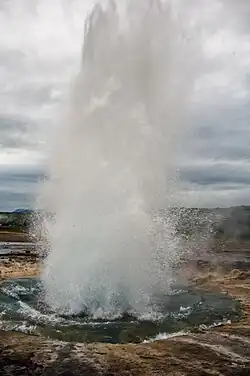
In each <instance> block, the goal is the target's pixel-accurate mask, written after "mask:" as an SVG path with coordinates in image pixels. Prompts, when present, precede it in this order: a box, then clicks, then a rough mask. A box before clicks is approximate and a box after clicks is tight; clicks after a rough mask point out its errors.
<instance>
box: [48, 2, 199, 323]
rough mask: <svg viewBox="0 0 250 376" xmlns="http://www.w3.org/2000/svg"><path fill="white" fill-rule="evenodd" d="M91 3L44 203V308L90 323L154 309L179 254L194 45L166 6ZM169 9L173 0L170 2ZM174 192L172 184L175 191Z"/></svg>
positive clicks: (50, 167)
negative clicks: (84, 316) (177, 216)
mask: <svg viewBox="0 0 250 376" xmlns="http://www.w3.org/2000/svg"><path fill="white" fill-rule="evenodd" d="M125 3H126V6H125V5H123V7H122V8H119V7H118V5H116V3H114V2H110V3H109V5H108V6H106V7H105V8H102V7H101V6H99V5H97V6H96V7H95V8H94V10H93V12H92V13H91V14H90V16H89V17H88V19H87V22H86V27H85V40H84V46H83V55H82V65H81V71H80V73H79V76H78V77H77V79H76V81H75V84H74V88H73V94H72V103H71V106H70V113H69V116H68V118H67V119H66V121H65V122H64V124H63V125H62V129H60V133H59V134H58V138H57V141H56V143H55V145H54V150H53V155H52V158H51V160H50V165H49V180H48V181H47V182H46V183H45V184H44V185H43V187H42V200H43V204H44V208H45V209H46V210H47V211H49V212H52V213H55V220H53V221H47V222H46V223H44V226H45V229H46V234H47V235H46V236H47V243H46V244H49V252H48V255H47V257H46V259H45V261H44V266H43V271H42V277H41V278H42V283H43V286H44V290H45V297H44V298H45V301H46V303H47V304H48V305H49V306H51V308H52V309H54V310H60V312H65V313H79V312H81V311H87V312H88V313H89V314H90V315H94V316H110V315H117V314H120V313H121V312H124V311H128V312H133V313H137V314H138V313H139V314H147V313H150V312H152V311H155V310H156V311H157V307H156V306H155V304H154V298H153V296H155V295H157V294H159V293H164V292H169V289H170V288H171V281H172V275H171V274H172V273H171V270H172V267H173V264H174V263H175V262H176V261H178V258H179V256H180V254H181V249H180V245H179V243H178V239H177V238H176V237H175V232H174V226H173V221H172V220H171V218H167V219H165V220H164V221H163V220H162V219H159V218H158V217H157V216H156V215H153V213H155V211H154V210H157V209H158V208H163V207H166V206H169V205H170V204H171V202H170V198H169V197H170V190H171V189H172V188H173V184H172V180H173V177H174V171H175V165H174V155H175V153H176V147H177V146H178V143H179V140H180V137H182V135H183V133H184V132H183V131H184V129H185V127H186V124H187V121H186V119H185V117H186V109H187V104H188V97H189V96H190V93H191V90H192V86H193V80H192V77H193V70H194V69H193V68H194V65H193V62H194V50H193V47H194V46H193V44H191V43H190V41H188V40H187V39H188V38H187V37H186V38H184V35H186V36H187V35H188V33H187V30H185V31H184V25H183V24H182V23H181V21H180V18H179V16H178V14H177V13H176V12H175V9H174V8H173V7H171V2H167V3H161V2H160V1H153V0H141V1H138V0H136V1H127V2H125ZM173 3H174V2H173ZM170 187H171V189H170Z"/></svg>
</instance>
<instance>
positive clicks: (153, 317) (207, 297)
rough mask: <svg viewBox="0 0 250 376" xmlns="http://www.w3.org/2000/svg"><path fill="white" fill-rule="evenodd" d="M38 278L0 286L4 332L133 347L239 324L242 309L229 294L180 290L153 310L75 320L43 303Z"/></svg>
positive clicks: (162, 298) (158, 299)
mask: <svg viewBox="0 0 250 376" xmlns="http://www.w3.org/2000/svg"><path fill="white" fill-rule="evenodd" d="M42 299H43V290H42V285H41V283H40V280H39V279H36V278H21V279H12V280H8V281H4V282H2V283H1V285H0V329H2V330H7V331H20V332H24V333H27V334H34V335H40V336H43V337H46V338H50V339H59V340H65V341H77V342H97V341H98V342H106V343H128V342H142V341H145V340H151V339H154V338H155V337H157V336H158V335H159V334H163V333H166V334H171V333H175V332H178V331H188V330H190V329H194V328H195V327H199V326H200V325H206V326H213V325H216V324H220V323H222V322H225V321H228V320H238V319H239V318H240V316H241V309H240V305H239V303H238V302H237V301H235V300H233V299H231V298H230V297H229V296H225V295H219V294H213V293H206V292H204V291H201V290H197V289H195V288H192V287H185V286H178V287H177V286H176V290H173V292H172V294H171V295H162V296H155V297H153V298H152V302H154V303H153V305H152V312H151V313H148V314H147V315H138V314H135V313H133V311H132V310H131V311H130V310H129V309H128V311H127V312H124V314H123V315H120V316H117V317H109V318H107V317H106V318H105V317H98V318H97V317H93V316H90V315H88V312H86V311H85V312H84V308H83V311H82V313H81V314H79V315H76V316H64V315H60V312H57V313H56V312H52V311H51V310H49V308H47V307H46V305H45V304H44V303H43V300H42Z"/></svg>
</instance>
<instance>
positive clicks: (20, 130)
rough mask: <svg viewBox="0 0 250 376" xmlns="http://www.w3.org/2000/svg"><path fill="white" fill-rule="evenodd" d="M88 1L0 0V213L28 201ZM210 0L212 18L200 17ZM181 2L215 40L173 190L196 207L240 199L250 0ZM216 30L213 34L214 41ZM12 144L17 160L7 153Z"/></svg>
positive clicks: (248, 137)
mask: <svg viewBox="0 0 250 376" xmlns="http://www.w3.org/2000/svg"><path fill="white" fill-rule="evenodd" d="M183 1H184V2H185V1H186V0H183ZM83 3H84V4H83ZM91 3H92V1H85V2H83V1H81V0H75V1H74V2H72V1H68V0H64V1H61V2H51V0H36V1H34V0H23V2H21V3H20V2H19V3H18V4H17V2H16V0H8V1H7V0H5V1H3V0H1V1H0V33H1V35H2V37H1V40H0V209H2V210H6V209H8V208H13V209H14V208H15V207H23V206H29V205H31V203H32V202H33V201H34V195H35V191H36V186H37V180H38V179H39V176H40V175H41V174H42V171H41V166H40V165H39V163H40V162H39V163H38V162H36V161H34V155H35V154H36V153H39V152H41V153H44V151H43V149H42V144H43V143H44V140H45V139H46V137H47V134H49V135H50V132H48V129H49V128H50V127H51V126H52V123H53V121H54V119H56V117H57V116H58V113H57V109H58V105H60V103H61V95H62V93H63V92H64V93H65V92H67V90H68V85H69V83H70V79H71V78H72V77H74V75H75V74H76V73H77V71H78V66H79V62H80V52H81V43H82V36H83V20H84V17H85V15H86V11H87V10H88V9H89V8H90V6H91ZM201 3H202V4H205V5H206V6H205V7H204V9H206V10H207V13H208V14H206V11H204V10H203V8H202V4H201ZM219 3H220V4H221V5H222V9H221V12H220V13H219V14H218V17H215V16H214V15H213V14H212V15H209V11H210V9H212V5H216V4H219ZM60 4H61V5H60ZM190 4H191V7H190ZM211 4H212V5H211ZM189 9H190V15H192V12H195V14H196V16H197V17H198V18H199V17H201V13H202V17H203V18H204V19H205V18H209V17H211V20H212V21H211V30H212V31H213V33H214V35H215V38H214V40H213V41H212V42H211V43H210V47H209V48H208V50H209V53H208V56H207V59H206V60H205V61H203V64H202V66H201V67H200V71H199V80H200V81H199V85H197V86H198V87H199V89H197V93H196V98H195V100H194V103H193V105H192V119H191V124H192V126H191V131H190V132H189V133H187V134H186V135H185V138H184V141H183V142H182V145H181V150H180V153H179V156H178V164H179V166H180V178H181V180H182V182H181V188H180V191H181V192H180V195H182V197H187V198H188V200H189V199H190V201H189V202H190V203H194V204H197V202H198V203H199V200H200V204H201V205H205V204H206V205H214V206H217V205H218V206H219V205H220V204H222V205H224V204H227V203H229V204H231V203H232V202H233V203H235V204H244V203H246V204H249V203H250V188H249V186H250V174H249V172H250V168H249V164H248V162H249V160H250V147H249V145H250V106H249V103H250V95H249V93H250V79H249V77H250V22H249V21H250V2H249V1H247V0H237V1H236V0H217V1H216V0H214V1H212V0H207V1H206V0H204V2H200V0H193V1H192V2H189ZM203 18H202V19H203ZM224 32H225V33H224ZM216 33H217V34H218V35H219V36H220V35H221V34H222V37H221V41H220V37H218V38H217V39H218V40H217V39H216V35H217V34H216ZM214 51H215V52H214ZM58 117H59V116H58ZM19 150H20V158H19V157H18V155H17V156H16V154H15V153H18V151H19ZM25 153H26V154H27V155H26V154H25ZM23 154H25V158H23V157H22V155H23ZM13 155H15V158H14V159H13V158H12V157H13ZM13 160H14V162H13ZM249 163H250V162H249ZM30 164H33V167H32V169H31V168H29V169H27V166H29V165H30ZM1 166H3V167H4V168H2V167H1ZM28 170H29V171H28Z"/></svg>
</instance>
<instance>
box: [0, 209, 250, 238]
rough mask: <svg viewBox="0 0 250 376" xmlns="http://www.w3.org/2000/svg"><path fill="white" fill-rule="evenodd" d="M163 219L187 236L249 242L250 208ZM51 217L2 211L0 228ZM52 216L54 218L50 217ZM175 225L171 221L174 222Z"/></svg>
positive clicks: (184, 212)
mask: <svg viewBox="0 0 250 376" xmlns="http://www.w3.org/2000/svg"><path fill="white" fill-rule="evenodd" d="M154 214H156V215H159V216H160V217H161V218H163V219H164V218H166V220H167V218H168V217H169V215H170V216H171V218H172V219H173V222H174V229H175V231H176V233H177V234H180V235H183V236H185V237H187V238H188V237H190V236H191V237H192V236H199V235H202V236H205V235H207V236H209V237H211V236H213V237H214V238H219V239H222V240H231V239H236V240H250V206H237V207H230V208H213V209H207V208H171V209H163V210H160V211H159V212H157V213H154ZM37 215H38V216H43V215H46V216H47V215H48V214H45V213H43V212H42V211H40V210H36V211H32V210H29V209H16V210H14V211H13V212H11V213H6V212H2V213H1V212H0V228H4V227H8V228H15V229H19V230H21V231H25V230H26V229H28V228H29V225H30V223H31V222H32V220H33V219H34V218H35V217H36V216H37ZM48 216H49V217H53V215H50V214H49V215H48ZM171 222H172V221H171Z"/></svg>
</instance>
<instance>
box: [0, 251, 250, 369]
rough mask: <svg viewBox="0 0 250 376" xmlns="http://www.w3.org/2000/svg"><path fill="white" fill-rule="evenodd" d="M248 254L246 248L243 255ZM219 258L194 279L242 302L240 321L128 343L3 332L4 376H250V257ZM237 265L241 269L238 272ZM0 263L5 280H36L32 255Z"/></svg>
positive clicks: (201, 264) (0, 362) (1, 364)
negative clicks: (67, 340) (68, 340)
mask: <svg viewBox="0 0 250 376" xmlns="http://www.w3.org/2000/svg"><path fill="white" fill-rule="evenodd" d="M237 252H238V251H237ZM248 252H250V251H248V250H247V249H245V250H244V254H245V255H247V254H248ZM216 257H217V256H216ZM219 258H220V259H221V262H220V263H219V266H218V263H217V264H216V266H215V264H214V263H213V265H212V267H210V268H209V265H208V262H207V261H203V262H201V261H200V262H198V265H199V268H197V269H196V270H195V273H194V272H193V273H192V274H190V278H192V279H193V281H194V282H195V283H196V285H197V286H199V287H200V286H202V287H203V288H204V289H206V290H212V291H220V292H224V293H225V294H230V295H232V296H233V297H235V298H236V299H238V300H240V302H241V303H242V307H243V311H244V315H243V317H242V320H241V321H240V322H237V323H232V324H228V325H224V326H221V327H216V328H212V329H207V328H205V327H204V328H202V327H201V328H200V329H199V330H196V331H195V332H192V333H189V334H185V335H181V334H179V335H176V336H175V337H172V338H169V339H167V340H163V341H156V342H153V343H144V344H125V345H109V344H100V343H97V344H78V343H64V342H59V341H50V340H45V339H42V338H40V337H35V336H28V335H23V334H20V333H10V332H1V331H0V375H6V376H7V375H8V376H11V375H18V376H22V375H23V376H26V375H48V376H49V375H51V376H53V375H55V376H56V375H64V376H70V375H79V376H80V375H81V376H82V375H84V376H88V375H89V376H90V375H91V376H92V375H93V376H95V375H96V376H97V375H98V376H99V375H103V376H115V375H119V376H125V375H126V376H128V375H134V376H140V375H143V376H153V375H157V376H161V375H162V376H163V375H164V376H165V375H169V376H174V375H176V376H184V375H190V376H191V375H192V376H209V375H218V376H250V268H249V266H250V263H249V264H248V260H249V259H248V257H245V258H244V256H243V255H241V257H240V260H238V259H239V257H238V255H237V254H234V253H233V251H232V252H230V255H228V254H226V253H225V254H224V255H223V254H220V255H219ZM0 260H1V256H0ZM223 260H224V261H223ZM226 260H227V261H226ZM229 260H231V261H229ZM239 261H240V262H241V264H239V265H240V266H241V268H238V269H235V266H237V265H238V264H237V263H238V262H239ZM229 264H230V265H231V267H229ZM0 265H1V278H9V277H12V276H23V275H26V276H32V275H36V274H37V273H38V269H39V268H38V263H37V257H36V255H35V254H32V252H30V253H28V254H23V255H19V256H11V257H7V256H5V259H3V258H2V261H1V264H0ZM225 265H227V266H226V267H224V266H225ZM193 270H194V269H193Z"/></svg>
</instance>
